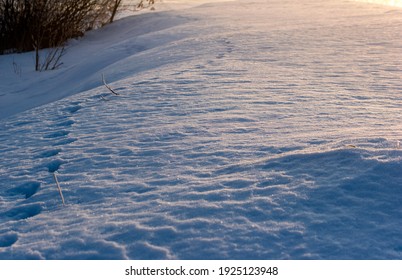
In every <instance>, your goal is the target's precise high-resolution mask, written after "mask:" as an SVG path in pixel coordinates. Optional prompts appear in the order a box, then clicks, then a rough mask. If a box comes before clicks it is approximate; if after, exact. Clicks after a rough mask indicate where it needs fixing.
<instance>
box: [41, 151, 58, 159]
mask: <svg viewBox="0 0 402 280" xmlns="http://www.w3.org/2000/svg"><path fill="white" fill-rule="evenodd" d="M60 152H61V149H54V150H48V151H44V152H43V153H41V154H40V155H39V158H50V157H54V156H57V155H58V154H59V153H60Z"/></svg>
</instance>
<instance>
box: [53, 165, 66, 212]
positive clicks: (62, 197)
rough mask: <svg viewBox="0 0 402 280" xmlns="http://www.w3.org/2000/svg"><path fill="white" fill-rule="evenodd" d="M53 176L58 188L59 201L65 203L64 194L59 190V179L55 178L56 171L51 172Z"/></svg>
mask: <svg viewBox="0 0 402 280" xmlns="http://www.w3.org/2000/svg"><path fill="white" fill-rule="evenodd" d="M53 177H54V180H55V181H56V185H57V188H58V189H59V194H60V197H61V201H62V202H63V205H66V203H65V202H64V196H63V192H62V191H61V187H60V184H59V180H57V176H56V172H53Z"/></svg>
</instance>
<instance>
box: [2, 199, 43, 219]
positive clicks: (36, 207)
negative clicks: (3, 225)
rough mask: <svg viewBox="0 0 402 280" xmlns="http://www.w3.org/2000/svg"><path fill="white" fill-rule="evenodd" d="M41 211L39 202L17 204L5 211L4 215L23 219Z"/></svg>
mask: <svg viewBox="0 0 402 280" xmlns="http://www.w3.org/2000/svg"><path fill="white" fill-rule="evenodd" d="M41 212H42V206H41V205H40V204H39V203H33V204H28V205H23V206H19V207H16V208H13V209H11V210H9V211H7V212H6V213H5V215H6V216H7V217H9V218H12V219H14V220H23V219H28V218H31V217H34V216H36V215H38V214H40V213H41Z"/></svg>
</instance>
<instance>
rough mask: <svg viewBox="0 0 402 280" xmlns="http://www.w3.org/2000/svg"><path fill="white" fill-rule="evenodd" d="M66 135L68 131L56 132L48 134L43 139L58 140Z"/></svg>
mask: <svg viewBox="0 0 402 280" xmlns="http://www.w3.org/2000/svg"><path fill="white" fill-rule="evenodd" d="M68 134H70V132H69V131H64V130H62V131H56V132H53V133H50V134H48V135H45V136H44V137H43V138H45V139H54V138H60V137H64V136H67V135H68Z"/></svg>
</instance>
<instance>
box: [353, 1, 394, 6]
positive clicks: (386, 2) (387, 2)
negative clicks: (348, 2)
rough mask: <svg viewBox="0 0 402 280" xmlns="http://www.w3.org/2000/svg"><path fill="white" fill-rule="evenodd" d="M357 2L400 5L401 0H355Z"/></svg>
mask: <svg viewBox="0 0 402 280" xmlns="http://www.w3.org/2000/svg"><path fill="white" fill-rule="evenodd" d="M357 1H359V2H367V3H376V4H382V5H388V6H395V7H402V0H357Z"/></svg>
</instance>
